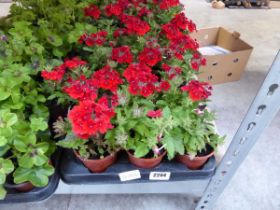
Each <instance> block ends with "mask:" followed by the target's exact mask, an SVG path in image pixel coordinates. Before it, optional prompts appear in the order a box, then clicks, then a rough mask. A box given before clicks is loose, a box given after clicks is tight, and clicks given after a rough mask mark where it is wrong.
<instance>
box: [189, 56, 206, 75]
mask: <svg viewBox="0 0 280 210" xmlns="http://www.w3.org/2000/svg"><path fill="white" fill-rule="evenodd" d="M201 65H202V66H205V65H206V59H205V58H203V57H202V56H201V54H199V53H197V52H196V53H194V54H193V57H192V59H191V67H192V69H193V70H195V71H198V70H199V67H200V66H201Z"/></svg>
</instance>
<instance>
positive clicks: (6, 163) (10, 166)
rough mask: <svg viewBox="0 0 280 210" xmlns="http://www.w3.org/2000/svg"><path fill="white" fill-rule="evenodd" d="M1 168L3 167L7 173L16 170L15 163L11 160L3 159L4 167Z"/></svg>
mask: <svg viewBox="0 0 280 210" xmlns="http://www.w3.org/2000/svg"><path fill="white" fill-rule="evenodd" d="M0 169H3V171H4V173H5V174H9V173H11V172H12V171H13V170H14V165H13V162H12V161H11V160H5V159H4V160H3V161H2V167H1V168H0Z"/></svg>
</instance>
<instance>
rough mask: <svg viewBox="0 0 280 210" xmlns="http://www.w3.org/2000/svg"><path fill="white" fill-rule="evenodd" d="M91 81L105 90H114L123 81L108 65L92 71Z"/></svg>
mask: <svg viewBox="0 0 280 210" xmlns="http://www.w3.org/2000/svg"><path fill="white" fill-rule="evenodd" d="M92 82H93V84H94V86H96V87H99V88H103V89H105V90H111V91H112V92H115V91H116V90H117V89H118V86H119V85H120V84H122V83H123V81H122V79H121V78H120V75H119V73H118V72H117V71H115V70H113V69H112V68H111V67H110V66H105V67H104V68H102V69H100V70H98V71H96V72H94V74H93V75H92Z"/></svg>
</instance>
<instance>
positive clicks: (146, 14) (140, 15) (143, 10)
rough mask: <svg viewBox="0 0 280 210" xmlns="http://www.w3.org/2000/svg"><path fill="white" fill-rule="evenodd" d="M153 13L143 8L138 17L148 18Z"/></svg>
mask: <svg viewBox="0 0 280 210" xmlns="http://www.w3.org/2000/svg"><path fill="white" fill-rule="evenodd" d="M151 13H152V11H151V10H149V9H148V8H147V7H143V8H141V9H140V10H139V12H138V16H139V17H143V16H148V15H149V14H151Z"/></svg>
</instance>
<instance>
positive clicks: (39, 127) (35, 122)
mask: <svg viewBox="0 0 280 210" xmlns="http://www.w3.org/2000/svg"><path fill="white" fill-rule="evenodd" d="M30 121H31V124H30V127H31V129H32V130H33V131H44V130H46V129H47V128H48V124H47V122H46V121H45V120H44V118H34V117H32V118H31V120H30Z"/></svg>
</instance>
